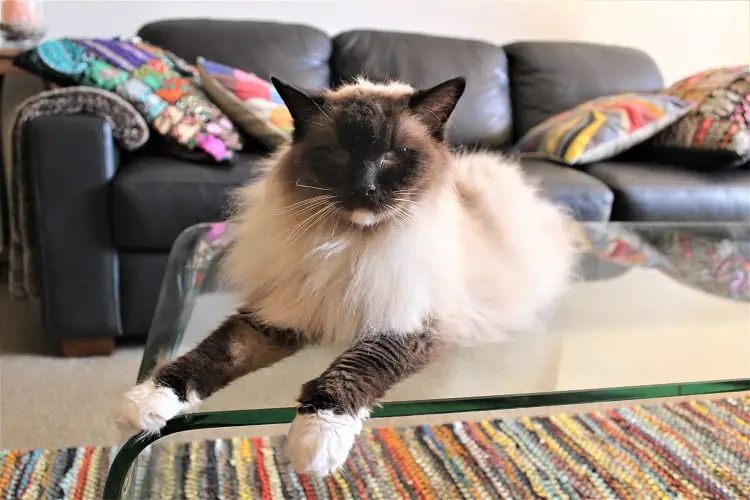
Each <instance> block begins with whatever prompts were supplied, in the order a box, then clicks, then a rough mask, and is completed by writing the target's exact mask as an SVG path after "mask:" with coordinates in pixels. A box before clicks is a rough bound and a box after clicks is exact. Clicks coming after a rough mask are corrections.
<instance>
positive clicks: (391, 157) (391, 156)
mask: <svg viewBox="0 0 750 500" xmlns="http://www.w3.org/2000/svg"><path fill="white" fill-rule="evenodd" d="M408 153H409V148H396V149H391V150H390V151H387V152H386V153H385V154H384V155H383V161H386V162H395V161H398V160H399V159H400V158H403V157H404V156H405V155H406V154H408Z"/></svg>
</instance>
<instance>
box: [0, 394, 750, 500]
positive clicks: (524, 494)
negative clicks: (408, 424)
mask: <svg viewBox="0 0 750 500" xmlns="http://www.w3.org/2000/svg"><path fill="white" fill-rule="evenodd" d="M283 446H284V438H282V437H277V438H257V439H256V438H236V439H228V440H217V441H202V442H194V443H184V444H169V443H165V444H161V445H155V446H153V447H152V449H151V451H150V452H149V453H148V454H147V455H144V457H143V458H144V460H142V461H141V462H140V465H139V469H138V474H137V480H136V482H135V490H136V491H135V492H134V498H138V499H152V498H160V499H201V500H203V499H211V498H222V499H235V498H263V499H269V498H279V499H286V498H295V499H296V498H307V499H324V498H334V499H339V498H381V499H386V500H391V499H401V498H419V499H436V498H441V499H442V498H446V499H453V498H483V499H484V498H554V499H562V498H618V499H620V498H624V499H631V498H632V499H645V498H722V499H723V498H727V499H729V498H731V499H747V498H750V467H748V464H750V396H744V397H742V398H739V399H723V400H716V401H712V402H686V403H679V404H670V405H653V406H634V407H630V408H625V409H620V410H611V411H604V412H595V413H588V414H580V415H572V416H571V415H559V416H555V417H550V418H522V419H518V420H498V421H483V422H463V423H457V424H452V425H441V426H433V427H426V426H425V427H412V428H404V429H390V428H381V429H373V430H367V431H365V432H364V433H363V436H362V439H361V440H360V441H358V443H357V445H356V449H355V450H354V452H353V453H352V455H351V457H350V459H349V462H348V467H347V468H346V469H345V470H344V471H342V472H340V473H338V474H336V475H335V476H332V477H329V478H326V479H312V478H307V477H304V476H299V475H297V474H295V473H293V472H292V471H291V470H290V469H289V467H288V465H287V463H286V459H285V456H284V453H283ZM115 451H116V450H115V449H113V448H71V449H67V450H57V451H51V450H45V451H40V450H37V451H18V450H14V451H7V450H6V451H3V452H1V454H0V464H2V466H1V468H0V498H3V499H14V500H15V499H41V498H44V499H47V498H65V499H87V500H88V499H99V498H101V491H102V486H103V481H104V478H105V476H106V472H107V466H108V464H109V462H110V461H111V460H112V458H113V456H114V453H115Z"/></svg>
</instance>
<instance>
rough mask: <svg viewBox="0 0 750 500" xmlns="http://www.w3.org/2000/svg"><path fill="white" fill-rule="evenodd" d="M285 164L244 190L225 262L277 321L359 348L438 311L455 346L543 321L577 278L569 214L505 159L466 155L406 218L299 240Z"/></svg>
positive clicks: (321, 231)
mask: <svg viewBox="0 0 750 500" xmlns="http://www.w3.org/2000/svg"><path fill="white" fill-rule="evenodd" d="M285 154H286V153H285V151H281V152H280V153H279V156H278V157H277V158H281V161H283V157H284V155H285ZM274 161H275V160H271V162H270V163H269V168H268V172H267V175H265V176H264V177H263V178H262V179H261V180H260V181H258V182H256V183H254V184H251V185H249V186H247V187H245V188H243V189H242V190H241V191H240V192H239V198H240V199H241V200H243V202H242V205H241V206H240V210H239V214H238V217H237V218H236V221H237V225H236V227H235V228H234V230H235V231H236V234H235V235H234V241H235V243H234V244H233V245H232V247H230V249H229V251H228V255H227V258H226V259H225V260H224V262H223V264H224V274H225V276H226V278H227V279H228V281H229V282H230V285H231V286H233V287H235V288H236V289H238V291H239V293H240V295H241V297H242V298H243V299H244V300H245V301H246V303H247V304H251V305H252V307H253V309H254V310H255V311H256V312H257V313H258V315H259V316H260V317H261V318H263V320H264V321H266V322H268V323H270V324H274V325H278V326H280V327H289V328H296V329H299V330H300V331H303V332H309V333H311V334H313V335H315V336H316V337H318V338H319V339H320V340H323V341H332V342H342V343H348V342H350V341H351V339H352V336H353V335H362V334H366V333H367V332H375V333H377V332H386V331H390V332H411V331H415V330H417V329H419V328H420V327H421V326H422V322H423V321H424V319H425V318H426V317H434V318H435V319H437V325H438V328H439V334H440V335H441V336H442V337H443V338H444V339H445V340H446V341H449V342H472V341H482V342H486V341H496V340H501V339H504V338H505V337H506V335H507V334H508V333H509V332H513V331H518V330H524V329H527V328H530V327H534V326H536V319H537V317H538V316H539V314H540V313H542V312H543V310H545V309H546V308H548V307H549V306H550V305H552V304H553V303H554V302H555V301H556V299H558V298H559V297H560V295H561V294H562V293H563V291H564V290H565V288H566V285H567V283H568V281H569V278H570V277H571V270H572V268H573V267H574V262H575V256H576V251H575V246H574V244H573V242H574V239H573V236H572V233H570V232H569V230H568V228H567V227H566V223H567V221H568V218H567V217H566V216H565V215H564V213H563V212H562V211H561V210H560V209H559V208H558V207H556V206H555V205H553V204H552V203H551V202H549V201H547V200H546V199H544V198H543V196H542V195H541V194H540V193H539V192H538V189H537V187H536V186H535V185H534V184H532V183H531V182H529V180H528V179H527V178H526V176H525V175H524V174H523V172H522V171H521V168H520V166H519V165H518V164H517V163H515V162H512V161H509V160H507V159H505V158H503V157H501V156H499V155H497V154H493V153H488V152H478V153H470V154H465V155H459V156H455V157H454V158H453V161H452V162H451V164H450V165H446V166H445V168H446V169H450V171H449V172H448V173H447V175H448V179H447V181H445V182H443V183H442V184H441V185H438V186H435V187H434V188H433V189H432V191H429V190H428V191H427V193H426V194H425V195H424V196H423V197H422V198H421V199H418V201H417V203H418V204H417V205H413V204H408V205H407V206H406V207H404V208H405V209H407V210H409V211H410V214H411V217H410V221H409V222H408V223H406V224H399V223H393V224H391V225H390V226H387V227H382V228H379V229H378V231H375V232H373V233H371V234H367V235H362V234H359V231H358V230H356V229H352V228H349V229H348V230H347V229H345V228H344V229H336V228H334V227H333V226H331V225H330V224H328V223H325V224H319V225H317V226H315V227H311V228H309V229H308V230H306V231H305V232H304V233H303V234H301V235H300V234H299V232H297V233H294V234H295V237H294V238H289V237H288V235H289V234H290V233H293V232H294V230H295V229H294V227H295V225H296V224H297V222H298V221H297V220H296V219H294V218H291V217H287V216H285V215H283V214H284V213H288V205H289V203H290V201H289V199H288V198H286V197H285V195H284V189H283V188H282V185H283V182H284V181H283V179H282V178H281V177H280V176H279V175H278V172H277V169H276V168H274V167H275V164H274ZM280 214H281V215H280ZM383 224H389V223H388V222H383Z"/></svg>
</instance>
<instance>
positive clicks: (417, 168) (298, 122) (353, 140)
mask: <svg viewBox="0 0 750 500" xmlns="http://www.w3.org/2000/svg"><path fill="white" fill-rule="evenodd" d="M273 84H274V86H275V87H276V89H277V90H278V92H279V95H280V96H281V98H282V99H283V100H284V102H285V103H286V105H287V107H288V108H289V112H290V113H291V115H292V117H293V118H294V125H295V130H294V138H293V144H292V146H291V149H290V151H289V157H288V158H289V161H286V162H284V164H283V166H282V168H283V169H285V171H283V172H281V173H282V175H283V176H284V178H285V179H286V180H287V181H288V182H287V183H286V184H287V185H288V186H289V187H290V189H291V191H292V194H293V196H294V198H297V199H302V200H304V199H305V198H312V197H315V196H321V195H325V196H328V197H329V198H328V200H329V203H331V204H333V205H335V206H336V208H337V209H338V210H340V211H341V212H342V213H343V214H344V215H345V216H346V218H348V219H350V220H351V221H353V222H354V223H355V224H356V225H357V226H360V227H369V226H373V225H376V224H377V223H379V222H380V221H383V220H388V219H398V218H399V217H398V214H399V213H402V214H403V213H404V212H405V210H406V209H408V206H409V204H413V203H415V202H418V200H419V198H420V197H421V196H422V195H423V193H425V192H427V191H428V190H429V188H430V187H431V185H432V183H433V182H436V181H437V179H439V178H440V177H441V175H440V174H441V172H444V171H445V170H446V168H447V164H448V163H449V149H448V146H447V145H446V143H445V129H446V124H447V121H448V118H449V117H450V115H451V113H452V112H453V110H454V108H455V106H456V104H457V103H458V100H459V98H460V97H461V95H462V94H463V92H464V89H465V86H466V82H465V80H464V79H463V78H454V79H452V80H448V81H445V82H443V83H441V84H439V85H437V86H435V87H432V88H430V89H426V90H414V89H411V88H410V87H408V86H406V85H403V84H398V83H392V84H381V85H379V84H374V83H370V82H367V81H360V82H358V83H355V84H352V85H346V86H343V87H340V88H339V89H336V90H333V91H323V92H320V93H311V92H306V91H303V90H301V89H298V88H296V87H293V86H291V85H288V84H286V83H284V82H282V81H280V80H278V79H276V78H273Z"/></svg>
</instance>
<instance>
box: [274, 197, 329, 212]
mask: <svg viewBox="0 0 750 500" xmlns="http://www.w3.org/2000/svg"><path fill="white" fill-rule="evenodd" d="M332 198H333V196H331V195H327V194H325V195H320V196H315V197H314V198H309V199H307V200H302V201H298V202H297V203H292V204H291V205H289V206H287V207H286V208H284V210H281V211H280V212H276V213H275V214H274V215H287V214H289V212H295V213H296V214H297V215H299V214H300V213H303V212H305V211H307V210H311V209H312V208H314V207H316V206H319V205H321V204H323V203H328V200H331V199H332Z"/></svg>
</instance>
